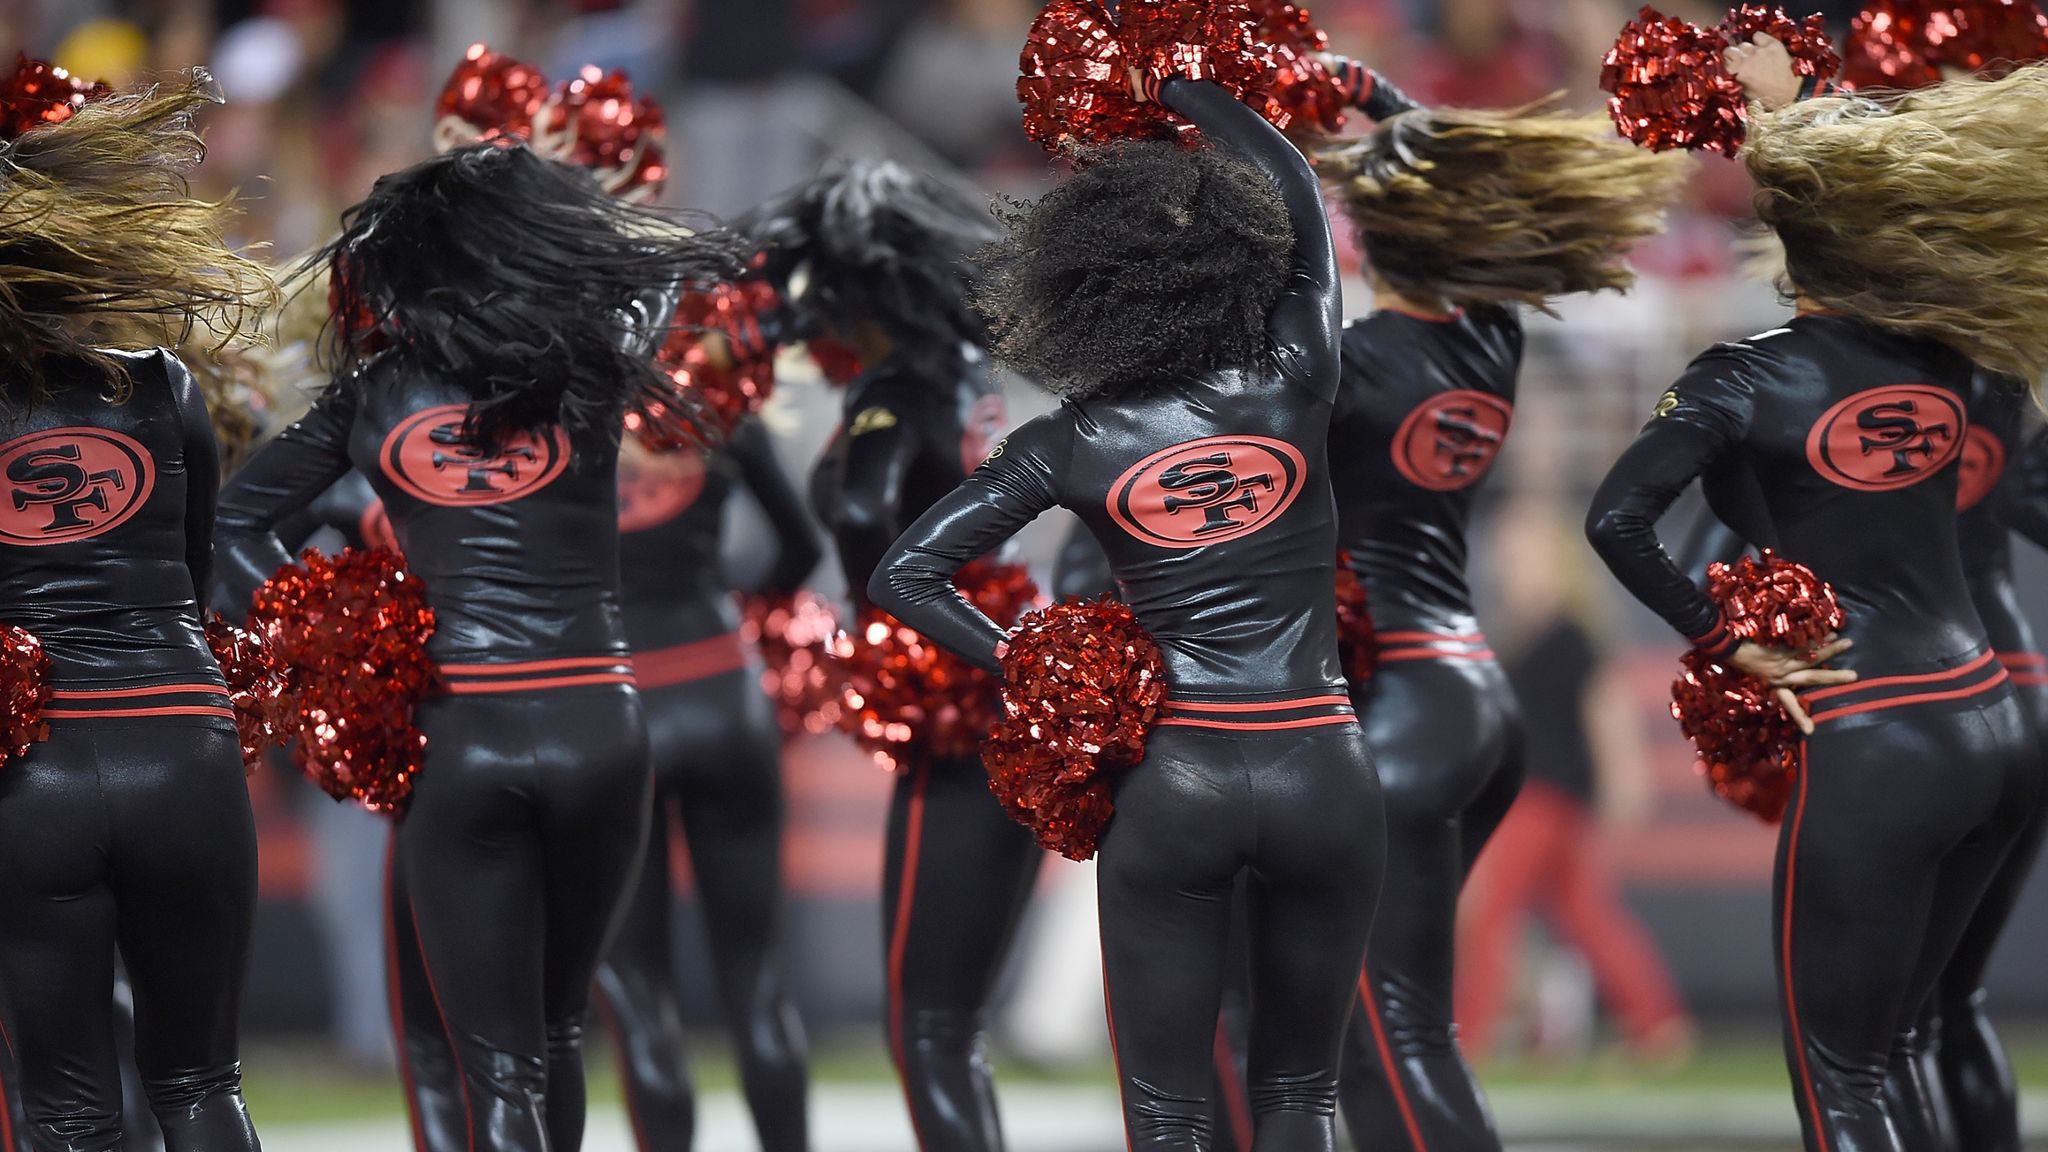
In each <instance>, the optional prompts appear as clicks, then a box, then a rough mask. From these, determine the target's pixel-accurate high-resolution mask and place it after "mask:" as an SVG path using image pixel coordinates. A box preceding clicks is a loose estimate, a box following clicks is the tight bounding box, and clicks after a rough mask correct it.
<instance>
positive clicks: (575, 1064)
mask: <svg viewBox="0 0 2048 1152" xmlns="http://www.w3.org/2000/svg"><path fill="white" fill-rule="evenodd" d="M387 364H388V362H387ZM466 410H467V405H466V402H465V397H464V394H463V393H462V392H461V391H460V390H459V389H458V388H457V387H455V386H454V385H452V384H449V383H443V382H436V381H426V380H418V379H409V378H406V377H405V376H404V375H403V374H402V373H401V371H400V370H398V369H396V368H393V367H388V366H385V365H372V366H371V367H370V368H369V369H367V370H366V371H365V373H364V375H363V376H362V377H361V378H358V379H353V380H349V381H346V382H343V383H342V384H341V385H339V386H337V387H335V388H331V389H329V390H328V392H327V393H326V394H324V395H323V396H322V397H321V398H320V399H319V400H318V401H317V402H316V403H315V404H314V405H313V408H312V410H311V411H309V412H308V413H307V414H306V416H305V417H304V418H303V419H301V420H300V421H299V422H298V423H296V424H294V425H292V426H291V427H290V428H287V429H286V430H285V431H284V432H282V433H281V434H279V436H278V438H277V439H276V440H274V441H272V442H271V443H270V444H269V445H268V446H266V447H265V448H264V449H263V450H262V451H261V452H260V453H258V454H257V456H256V457H255V459H253V460H251V461H250V462H249V464H248V465H247V466H245V467H244V468H243V469H242V471H241V472H240V473H238V474H237V475H236V477H235V479H234V481H233V482H232V483H230V484H229V486H228V488H227V490H226V491H225V492H223V493H222V496H221V506H220V519H219V528H218V537H217V551H218V554H219V556H220V558H221V561H222V567H223V573H222V576H223V580H224V581H226V582H227V583H228V586H229V587H228V591H229V593H230V595H231V598H232V599H233V600H234V601H236V602H246V600H247V597H248V595H249V593H250V592H251V591H252V590H253V589H254V587H255V586H256V584H257V583H258V582H260V581H261V580H263V579H264V578H266V577H267V576H269V575H270V573H271V572H273V571H274V570H275V569H276V568H277V567H278V566H279V565H280V564H282V563H283V562H284V561H285V560H286V559H287V555H286V553H285V550H284V548H283V546H282V544H281V543H280V541H279V540H278V537H277V536H276V535H275V531H276V529H277V526H278V525H279V524H280V522H282V521H284V520H285V519H286V518H287V517H290V516H292V515H293V514H294V513H297V512H299V511H300V510H302V509H304V508H306V507H307V506H308V505H309V504H311V503H313V502H314V501H315V500H316V499H318V498H319V497H320V496H321V495H322V493H324V492H326V491H327V490H328V488H329V487H330V486H331V485H333V484H334V483H335V482H336V481H338V480H340V479H341V478H342V477H344V476H345V475H346V474H347V473H348V471H349V469H350V468H352V467H353V468H356V469H358V470H360V471H361V472H362V473H363V474H364V475H365V476H367V477H368V478H369V479H370V483H371V485H372V486H373V488H374V489H375V491H376V494H377V497H378V499H379V500H381V501H382V503H383V505H384V508H385V510H386V512H387V514H388V515H389V518H390V522H391V525H392V528H393V530H394V534H395V537H396V539H397V541H398V543H399V544H400V545H401V546H402V548H403V549H404V552H405V556H406V559H407V563H408V567H409V569H410V570H411V571H412V572H413V573H414V574H415V575H416V576H418V577H419V578H420V580H421V582H422V585H423V587H424V589H425V591H426V595H427V599H428V603H429V604H430V605H431V606H432V608H433V609H434V613H435V617H436V627H435V631H434V635H433V637H432V639H431V640H430V641H429V643H428V652H429V655H431V656H432V658H433V659H434V660H435V662H436V663H437V664H438V665H439V667H440V670H441V673H442V677H443V679H444V681H445V682H446V689H445V693H444V694H442V695H439V696H435V697H433V698H430V699H429V700H427V701H426V702H425V703H423V704H422V705H421V706H420V708H419V709H418V713H417V723H418V724H419V727H420V729H421V730H422V731H423V732H424V733H425V734H426V737H427V753H426V760H425V763H424V764H423V766H422V769H421V771H420V773H419V776H418V778H417V781H416V784H415V787H414V791H413V795H412V801H411V805H410V807H409V808H408V809H407V811H406V813H405V815H404V816H403V818H402V819H401V820H400V821H399V824H398V832H397V844H396V867H397V869H398V870H399V872H400V873H401V874H402V876H403V882H404V886H405V890H406V892H407V893H408V894H409V895H410V897H411V901H412V917H411V919H412V921H413V925H414V928H415V929H416V931H417V933H418V944H419V950H420V954H421V955H422V956H423V958H424V960H425V964H426V968H427V975H428V980H429V986H430V987H429V992H430V996H431V998H432V999H433V1001H434V1002H435V1006H436V1009H437V1012H436V1014H437V1015H438V1016H439V1017H440V1019H441V1020H442V1022H443V1025H444V1027H445V1029H446V1031H447V1034H448V1035H449V1036H450V1037H451V1038H452V1039H453V1041H454V1053H455V1060H456V1067H457V1069H458V1072H459V1078H458V1082H459V1084H460V1085H461V1096H462V1100H463V1113H462V1118H463V1138H464V1142H465V1145H466V1146H467V1147H468V1148H469V1149H471V1150H472V1152H484V1150H491V1152H514V1150H516V1152H539V1150H541V1149H545V1148H550V1147H554V1148H573V1147H576V1146H577V1145H578V1144H579V1143H580V1142H581V1139H582V1128H583V1119H584V1104H583V1071H582V1063H583V1062H582V1029H583V1019H584V1015H585V1012H586V1009H587V1007H588V1003H589V994H590V985H591V980H592V978H593V976H594V975H595V971H596V968H597V964H598V961H599V959H600V955H601V952H602V950H603V947H604V942H605V940H606V937H607V935H608V934H609V932H610V929H611V927H612V925H613V923H614V921H615V918H616V916H617V914H618V912H619V910H620V909H621V907H622V904H623V900H624V897H625V895H626V893H627V891H628V887H629V885H630V883H631V880H632V878H633V877H634V876H635V875H636V874H637V869H638V867H639V864H640V859H641V851H642V848H643V846H644V844H645V840H646V831H647V827H648V812H649V805H648V794H649V787H650V784H651V777H650V773H649V770H648V760H647V738H646V728H645V725H644V723H643V721H642V718H641V709H640V701H639V697H638V695H637V693H636V692H635V691H634V688H633V672H632V665H631V662H630V658H629V657H628V655H627V650H626V644H625V630H624V627H623V623H622V621H621V617H620V611H619V604H618V593H617V589H618V537H617V534H618V522H617V498H616V480H615V471H616V464H617V456H618V445H617V443H616V441H615V439H614V438H613V437H612V436H611V435H608V434H605V433H603V432H597V431H584V432H578V433H575V434H571V433H570V432H569V431H567V430H566V429H563V428H560V427H554V426H550V427H548V428H545V429H542V430H540V431H537V432H529V433H520V434H515V435H513V436H510V437H508V438H506V440H505V441H504V442H503V443H502V444H498V445H491V446H486V445H480V444H477V443H474V442H473V441H471V440H470V439H469V438H468V437H467V436H466V435H465V434H464V431H463V417H464V413H465V412H466Z"/></svg>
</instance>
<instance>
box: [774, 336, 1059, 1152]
mask: <svg viewBox="0 0 2048 1152" xmlns="http://www.w3.org/2000/svg"><path fill="white" fill-rule="evenodd" d="M963 356H964V357H965V359H964V360H963V363H962V365H961V370H960V372H959V373H958V375H957V378H955V379H951V380H925V379H918V378H915V377H913V376H912V375H910V374H909V373H908V372H905V371H903V370H901V369H899V368H897V367H895V366H894V365H892V364H889V363H884V364H882V365H880V366H878V367H877V368H875V369H873V370H870V371H868V372H866V373H863V374H862V375H861V376H859V377H858V378H856V379H855V380H854V381H853V382H852V383H851V384H849V385H848V386H847V390H846V396H845V404H844V413H845V415H844V419H843V420H842V422H841V425H840V430H839V434H838V436H837V438H836V439H835V440H834V441H833V443H832V444H831V445H830V446H829V447H828V448H827V450H826V452H825V455H824V457H823V458H822V459H821V460H820V461H819V463H818V466H817V468H816V469H815V470H814V471H813V472H812V474H811V498H812V502H813V507H814V508H815V509H816V511H817V513H818V518H819V519H820V520H821V521H823V523H824V524H825V526H826V528H827V529H828V530H829V531H830V532H831V534H832V539H833V542H834V543H835V544H836V545H837V547H838V551H839V560H840V565H841V567H842V568H843V569H844V570H845V573H846V583H847V587H848V589H849V590H850V592H851V594H852V596H853V599H854V601H855V603H857V604H859V603H865V602H866V595H865V593H866V589H867V586H868V578H869V576H870V575H871V574H872V573H873V572H874V571H875V569H876V566H877V565H878V564H879V563H880V562H881V559H882V555H883V554H884V553H885V552H887V551H888V548H889V545H890V543H891V542H892V541H894V540H895V539H896V537H897V534H898V533H900V532H901V531H902V530H903V528H904V527H905V526H907V525H908V524H909V523H910V522H911V521H912V520H915V519H916V518H917V517H918V515H919V514H921V513H922V512H924V510H925V509H926V508H929V507H930V506H931V505H932V504H933V503H935V502H937V501H938V500H939V499H940V498H941V497H943V496H944V495H945V494H946V493H948V492H950V491H952V490H953V488H954V487H955V486H956V485H958V484H959V483H960V481H961V479H962V478H963V477H965V476H966V475H967V474H968V472H969V471H971V470H972V469H973V468H974V466H975V465H976V464H979V463H980V462H981V459H982V457H984V456H986V455H987V454H988V451H989V448H990V447H991V446H992V445H993V444H994V442H995V435H996V433H997V432H999V431H1000V428H1001V424H1002V421H1003V407H1002V395H1001V393H1000V391H999V390H998V387H997V384H996V381H995V380H994V378H993V377H992V376H991V375H990V374H989V371H988V366H987V364H986V362H985V361H984V360H983V359H982V357H981V354H980V353H979V351H970V352H964V353H963ZM1042 855H1043V854H1042V853H1041V852H1040V851H1039V848H1038V845H1037V844H1036V843H1035V842H1034V841H1033V840H1032V838H1031V834H1030V832H1028V831H1026V830H1025V829H1024V828H1022V827H1020V826H1018V825H1017V824H1015V823H1013V822H1012V821H1011V820H1010V819H1009V817H1007V816H1005V815H1004V814H1003V810H1002V806H1001V805H1000V804H998V803H997V802H996V799H995V797H994V796H993V795H991V794H990V793H989V790H988V782H987V774H986V773H985V772H984V771H983V769H982V765H981V762H980V760H978V759H973V760H940V761H936V762H921V763H913V764H910V765H908V766H906V769H905V770H904V771H903V772H902V773H901V774H900V775H899V776H898V777H897V779H896V787H895V793H894V795H893V797H892V798H891V801H890V805H889V826H888V832H887V847H886V857H885V859H884V863H883V879H882V885H883V887H882V916H883V937H882V938H883V941H884V944H885V947H886V949H887V953H886V957H885V964H886V970H887V978H888V988H887V998H886V1005H887V1006H886V1011H887V1014H888V1021H887V1027H888V1035H889V1050H890V1054H891V1055H892V1057H893V1058H894V1060H895V1063H896V1068H897V1072H898V1074H899V1075H900V1076H901V1077H902V1079H903V1091H904V1095H905V1098H906V1100H907V1102H908V1104H909V1108H910V1116H911V1123H912V1126H913V1128H914V1129H915V1130H916V1133H917V1139H918V1146H919V1147H920V1148H921V1149H923V1150H924V1152H994V1150H996V1149H1000V1148H1001V1147H1002V1129H1001V1126H1000V1122H999V1119H998V1116H997V1112H996V1102H995V1089H994V1081H993V1079H992V1076H991V1073H990V1070H989V1066H988V1058H987V1055H986V1052H985V1047H986V1040H985V1035H984V1034H985V1032H986V1028H987V1021H986V1011H987V1006H988V1000H989V997H990V996H991V995H992V994H993V993H994V991H995V982H996V977H997V975H998V974H999V973H1000V971H1001V969H1002V964H1003V959H1004V957H1005V956H1007V955H1008V953H1009V946H1010V941H1011V939H1012V937H1013V936H1014V934H1015V932H1016V928H1017V921H1018V919H1019V918H1020V917H1021V916H1022V915H1023V912H1024V906H1025V902H1026V901H1027V900H1028V898H1029V897H1030V894H1031V885H1032V882H1033V880H1034V879H1036V877H1037V875H1038V866H1039V862H1040V860H1041V858H1042Z"/></svg>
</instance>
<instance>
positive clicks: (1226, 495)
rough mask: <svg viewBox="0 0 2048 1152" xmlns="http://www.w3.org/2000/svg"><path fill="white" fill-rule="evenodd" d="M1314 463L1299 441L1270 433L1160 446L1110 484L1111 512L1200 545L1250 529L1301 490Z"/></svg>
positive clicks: (1125, 524)
mask: <svg viewBox="0 0 2048 1152" xmlns="http://www.w3.org/2000/svg"><path fill="white" fill-rule="evenodd" d="M1307 471H1308V465H1307V464H1306V462H1305V461H1304V460H1303V459H1302V455H1301V452H1300V451H1299V450H1298V449H1296V448H1295V447H1294V445H1292V444H1287V443H1283V442H1282V441H1279V440H1270V439H1267V438H1266V437H1264V436H1205V437H1203V438H1202V439H1200V440H1190V441H1188V442H1187V443H1185V444H1176V445H1174V446H1173V447H1171V448H1168V449H1166V450H1164V451H1161V452H1154V453H1153V454H1152V455H1150V456H1147V457H1145V458H1144V459H1143V460H1140V461H1138V462H1137V463H1136V464H1133V465H1131V467H1130V468H1129V469H1127V470H1126V471H1125V472H1124V474H1123V475H1121V476H1119V477H1117V478H1116V483H1115V484H1113V485H1111V486H1110V489H1109V500H1108V506H1109V515H1110V517H1111V518H1112V519H1114V520H1115V521H1116V522H1117V524H1118V526H1120V527H1121V528H1123V530H1124V531H1126V532H1128V533H1130V534H1131V535H1132V536H1134V537H1136V538H1138V539H1139V540H1143V541H1144V542H1146V543H1147V544H1152V545H1155V546H1157V547H1160V548H1199V547H1201V546H1202V545H1204V544H1215V543H1218V542H1219V541H1223V540H1235V539H1237V538H1238V537H1239V536H1248V535H1250V534H1251V533H1253V532H1257V531H1258V530H1259V529H1261V528H1264V527H1265V526H1266V525H1267V524H1269V523H1271V522H1272V521H1273V519H1274V517H1276V516H1278V515H1280V514H1281V513H1282V512H1285V511H1287V506H1288V505H1290V504H1292V503H1294V498H1295V497H1296V496H1299V495H1301V483H1302V477H1303V476H1304V475H1305V474H1306V473H1307Z"/></svg>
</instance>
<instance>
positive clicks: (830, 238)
mask: <svg viewBox="0 0 2048 1152" xmlns="http://www.w3.org/2000/svg"><path fill="white" fill-rule="evenodd" d="M733 226H734V228H735V229H737V230H738V231H740V232H741V233H743V234H745V235H746V236H747V238H748V239H749V240H751V241H752V242H753V243H754V244H755V245H757V246H758V248H759V249H760V252H761V255H762V260H763V263H764V265H765V268H766V271H767V274H768V275H769V276H770V277H771V278H772V279H774V280H775V281H776V284H777V286H778V287H779V288H781V289H782V290H783V293H784V296H785V298H793V302H794V304H795V307H796V310H797V312H798V314H799V318H800V322H801V323H803V324H805V325H807V326H811V327H818V328H823V329H826V330H836V331H840V332H844V331H847V330H849V329H852V328H855V327H857V326H859V325H860V324H861V323H863V322H869V323H873V324H874V325H875V326H876V327H878V328H879V329H880V330H881V331H882V332H883V333H884V334H886V335H887V336H888V337H889V341H890V343H891V344H893V345H894V346H895V347H894V352H893V353H892V358H893V359H895V360H896V361H897V362H898V363H900V364H904V365H906V366H908V367H910V368H911V369H912V370H913V371H915V372H918V373H919V374H920V375H929V376H930V377H932V378H933V379H938V380H947V381H950V380H952V379H953V378H955V377H957V376H958V374H959V372H960V369H961V364H962V357H961V348H962V346H963V345H972V346H974V347H977V348H978V347H985V346H986V345H987V343H988V335H987V333H986V331H985V330H984V329H983V328H982V324H981V318H980V317H979V316H978V315H977V314H976V313H975V311H974V308H973V306H972V305H971V304H970V303H969V300H968V294H969V291H970V289H971V288H972V286H973V284H974V280H975V270H974V267H973V265H972V264H971V263H970V262H969V257H970V256H971V255H972V254H973V252H974V251H975V250H976V249H978V248H980V247H981V246H983V245H985V244H987V243H989V242H990V241H992V240H994V239H995V238H996V235H997V232H996V226H995V221H994V220H993V219H992V218H991V217H990V215H989V212H988V210H987V209H986V208H985V207H982V206H980V205H978V204H976V203H975V202H974V201H973V200H971V199H970V198H968V197H967V196H965V195H963V194H961V193H960V192H958V191H956V190H955V189H953V188H952V187H950V186H948V185H946V184H943V183H941V182H939V181H938V180H936V179H934V178H932V177H930V176H927V175H925V174H923V173H919V172H912V171H911V170H909V169H907V168H905V167H903V166H902V165H900V164H896V163H893V162H889V161H882V162H872V161H862V162H856V163H852V164H849V165H847V166H845V167H844V168H841V169H839V170H837V171H833V172H827V173H825V174H823V175H820V176H817V177H814V178H812V179H810V180H807V181H805V182H804V183H802V184H799V185H797V186H796V187H794V188H791V189H789V190H788V191H786V192H783V193H781V194H779V195H777V196H775V197H774V198H772V199H770V200H768V201H766V202H765V203H763V204H761V205H760V206H758V207H756V208H754V209H753V210H752V211H750V212H748V213H746V214H745V215H743V216H740V217H739V218H738V219H736V220H735V221H734V222H733ZM798 289H800V291H799V290H798Z"/></svg>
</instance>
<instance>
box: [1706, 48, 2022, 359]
mask: <svg viewBox="0 0 2048 1152" xmlns="http://www.w3.org/2000/svg"><path fill="white" fill-rule="evenodd" d="M1742 159H1743V162H1744V163H1745V164H1746V165H1747V166H1748V168H1749V172H1750V175H1751V176H1752V177H1754V178H1755V180H1756V183H1757V187H1758V192H1757V197H1756V207H1757V215H1758V216H1759V217H1760V218H1762V220H1763V222H1764V223H1765V224H1767V225H1769V226H1770V227H1771V229H1772V230H1773V231H1775V232H1776V233H1777V234H1778V237H1779V239H1781V240H1783V241H1784V245H1785V270H1786V275H1787V278H1788V279H1789V280H1790V282H1791V287H1793V288H1795V289H1796V290H1797V292H1798V293H1799V294H1800V295H1801V296H1803V297H1805V298H1807V299H1809V300H1811V301H1813V302H1814V303H1816V304H1819V305H1821V306H1823V307H1826V308H1829V309H1832V310H1834V311H1836V312H1840V313H1842V314H1844V315H1848V316H1854V317H1858V318H1860V319H1863V320H1867V321H1869V322H1871V323H1873V324H1877V325H1879V326H1881V327H1884V328H1888V329H1892V330H1894V331H1898V332H1903V333H1906V334H1908V335H1914V336H1922V337H1927V338H1931V339H1934V340H1939V341H1941V342H1943V343H1945V344H1948V345H1949V346H1951V347H1953V348H1955V349H1956V350H1957V351H1960V352H1962V353H1964V354H1966V355H1968V356H1970V357H1971V358H1972V359H1974V360H1976V361H1977V362H1978V363H1979V364H1981V365H1983V366H1985V367H1987V368H1991V369H1993V370H1995V371H2000V372H2005V373H2008V374H2010V375H2014V376H2018V377H2021V378H2022V379H2026V380H2039V379H2041V377H2042V375H2043V373H2044V372H2048V193H2044V186H2043V182H2042V180H2043V174H2044V173H2048V67H2043V66H2040V65H2035V66H2031V67H2027V68H2022V69H2019V70H2017V71H2015V72H2013V73H2012V74H2010V75H2008V76H2006V77H2004V78H2002V79H1998V80H1972V79H1959V80H1950V81H1947V82H1945V83H1942V84H1937V85H1934V86H1933V87H1930V88H1923V89H1920V90H1918V91H1915V92H1909V93H1906V94H1904V95H1901V96H1898V97H1897V98H1896V99H1895V100H1891V101H1890V102H1889V103H1886V104H1880V103H1878V102H1876V101H1873V100H1870V99H1867V98H1863V97H1828V98H1823V99H1816V100H1805V101H1801V102H1799V103H1797V104H1794V105H1792V106H1790V107H1788V108H1785V109H1782V110H1780V111H1777V112H1756V111H1754V110H1753V111H1752V114H1751V117H1750V122H1749V132H1748V138H1747V141H1746V142H1745V144H1744V145H1743V149H1742Z"/></svg>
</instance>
